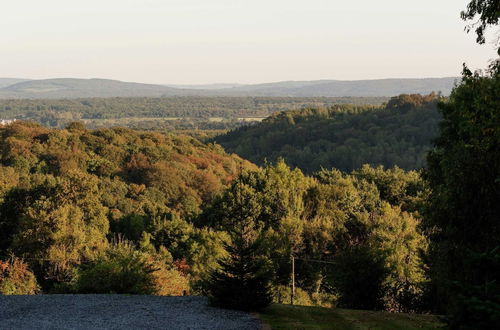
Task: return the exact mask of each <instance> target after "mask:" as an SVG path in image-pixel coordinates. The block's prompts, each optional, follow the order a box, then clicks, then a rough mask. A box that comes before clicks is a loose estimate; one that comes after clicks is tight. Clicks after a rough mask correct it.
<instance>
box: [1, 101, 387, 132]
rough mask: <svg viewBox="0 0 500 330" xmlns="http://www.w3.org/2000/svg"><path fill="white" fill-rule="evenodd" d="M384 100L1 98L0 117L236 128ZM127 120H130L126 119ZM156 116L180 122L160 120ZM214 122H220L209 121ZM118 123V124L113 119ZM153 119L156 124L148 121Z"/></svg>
mask: <svg viewBox="0 0 500 330" xmlns="http://www.w3.org/2000/svg"><path fill="white" fill-rule="evenodd" d="M385 101H387V98H384V97H318V98H307V97H303V98H293V97H196V96H186V97H165V98H151V97H142V98H141V97H137V98H126V97H115V98H87V99H60V100H57V99H56V100H52V99H51V100H31V99H21V100H0V118H1V119H14V118H17V119H23V120H32V121H36V122H39V123H41V124H43V125H46V126H49V127H59V128H61V127H64V126H65V125H67V124H68V123H70V122H72V121H76V120H78V121H80V120H82V121H85V122H87V124H88V126H89V127H93V128H95V127H103V126H106V127H111V126H116V125H120V126H126V127H134V128H140V129H165V128H168V129H181V128H183V127H182V126H187V128H188V129H193V128H208V129H223V128H235V127H238V126H239V125H241V121H238V118H253V117H260V118H263V117H267V116H269V115H270V114H272V113H274V112H277V111H283V110H288V109H300V108H303V107H306V106H309V107H311V106H330V105H333V104H344V103H349V104H381V103H382V102H385ZM127 118H130V120H127ZM161 118H169V119H180V120H174V121H162V120H159V119H161ZM210 118H216V119H217V120H218V121H219V122H218V123H216V122H215V123H214V122H213V121H209V119H210ZM114 119H120V121H119V122H116V121H113V120H114ZM153 121H155V122H153Z"/></svg>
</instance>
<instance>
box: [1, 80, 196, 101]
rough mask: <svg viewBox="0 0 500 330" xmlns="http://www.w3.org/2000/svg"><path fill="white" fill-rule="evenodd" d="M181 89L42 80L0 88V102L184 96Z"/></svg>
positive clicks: (109, 81) (112, 83) (91, 81)
mask: <svg viewBox="0 0 500 330" xmlns="http://www.w3.org/2000/svg"><path fill="white" fill-rule="evenodd" d="M185 94H189V93H186V92H185V91H184V90H182V89H177V88H171V87H167V86H161V85H152V84H140V83H131V82H123V81H117V80H108V79H73V78H59V79H43V80H30V81H23V82H19V83H16V84H12V85H9V86H7V87H3V88H0V98H48V99H52V98H80V97H141V96H142V97H146V96H151V97H159V96H174V95H185Z"/></svg>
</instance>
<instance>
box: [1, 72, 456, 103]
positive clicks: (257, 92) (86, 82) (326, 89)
mask: <svg viewBox="0 0 500 330" xmlns="http://www.w3.org/2000/svg"><path fill="white" fill-rule="evenodd" d="M457 79H458V78H454V77H449V78H423V79H379V80H353V81H344V80H314V81H285V82H276V83H267V84H255V85H235V84H231V85H227V84H226V85H225V84H219V85H218V86H217V85H204V86H203V85H202V86H185V87H183V88H180V87H171V86H163V85H153V84H141V83H133V82H123V81H118V80H109V79H74V78H58V79H43V80H24V79H14V78H0V99H7V98H10V99H23V98H27V99H43V98H44V99H55V98H83V97H169V96H193V95H196V96H277V97H319V96H325V97H343V96H376V97H377V96H394V95H399V94H415V93H419V94H428V93H430V92H433V91H434V92H438V91H440V92H442V93H443V94H444V95H448V94H449V93H450V91H451V89H452V88H453V85H454V83H455V81H456V80H457ZM226 86H232V87H230V88H223V87H226Z"/></svg>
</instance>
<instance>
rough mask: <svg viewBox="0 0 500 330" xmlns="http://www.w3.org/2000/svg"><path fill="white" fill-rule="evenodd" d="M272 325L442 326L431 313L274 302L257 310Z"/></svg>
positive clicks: (302, 327) (350, 326)
mask: <svg viewBox="0 0 500 330" xmlns="http://www.w3.org/2000/svg"><path fill="white" fill-rule="evenodd" d="M259 316H260V318H261V319H262V320H263V321H265V322H266V323H267V324H269V325H270V326H271V329H332V330H335V329H342V330H343V329H348V330H349V329H384V330H391V329H408V330H411V329H441V328H442V327H443V324H442V323H441V322H440V321H439V319H438V317H437V316H434V315H421V314H404V313H388V312H373V311H361V310H351V309H340V308H324V307H309V306H291V305H280V304H274V305H271V306H270V307H268V308H267V309H265V310H264V311H263V312H261V313H259Z"/></svg>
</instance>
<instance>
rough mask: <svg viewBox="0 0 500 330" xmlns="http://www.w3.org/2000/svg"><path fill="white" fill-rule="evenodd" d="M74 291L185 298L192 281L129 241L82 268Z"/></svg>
mask: <svg viewBox="0 0 500 330" xmlns="http://www.w3.org/2000/svg"><path fill="white" fill-rule="evenodd" d="M73 290H74V291H75V292H78V293H122V294H124V293H126V294H154V295H182V294H183V292H184V291H187V290H188V281H187V279H186V278H185V277H184V276H182V275H181V274H180V273H179V272H178V271H177V270H175V269H167V266H166V264H165V261H164V260H162V258H161V256H160V255H156V254H155V251H154V250H153V253H151V252H149V253H148V252H146V251H140V250H136V249H135V248H134V246H133V245H131V244H130V243H128V242H126V241H120V242H118V243H115V244H113V245H112V246H111V247H110V248H109V249H108V250H106V252H105V253H103V254H102V255H100V256H99V257H98V258H97V259H96V260H94V261H92V262H91V263H90V264H85V265H82V266H80V270H79V271H78V272H77V275H76V280H75V282H74V284H73Z"/></svg>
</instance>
